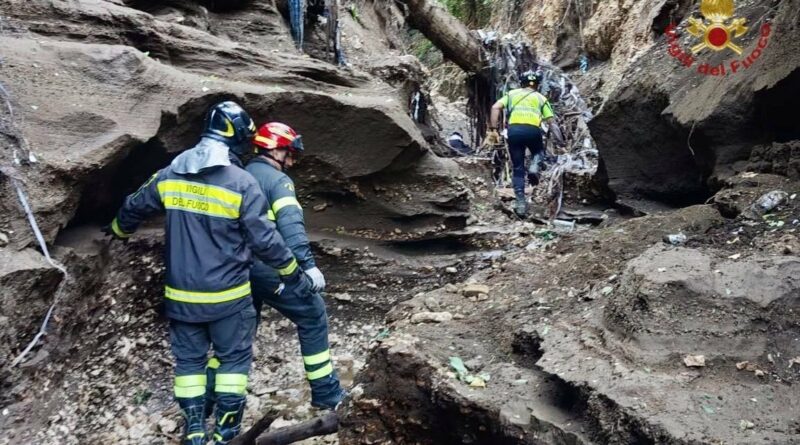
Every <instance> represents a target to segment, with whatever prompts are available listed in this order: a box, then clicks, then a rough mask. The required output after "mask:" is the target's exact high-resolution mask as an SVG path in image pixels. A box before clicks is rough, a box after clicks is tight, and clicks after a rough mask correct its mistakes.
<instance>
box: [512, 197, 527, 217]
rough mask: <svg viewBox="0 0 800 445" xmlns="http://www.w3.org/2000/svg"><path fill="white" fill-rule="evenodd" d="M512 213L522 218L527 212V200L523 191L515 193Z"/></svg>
mask: <svg viewBox="0 0 800 445" xmlns="http://www.w3.org/2000/svg"><path fill="white" fill-rule="evenodd" d="M514 213H516V214H517V216H519V217H520V218H524V217H525V216H526V215H527V214H528V200H527V199H525V193H524V192H523V193H517V201H516V203H515V204H514Z"/></svg>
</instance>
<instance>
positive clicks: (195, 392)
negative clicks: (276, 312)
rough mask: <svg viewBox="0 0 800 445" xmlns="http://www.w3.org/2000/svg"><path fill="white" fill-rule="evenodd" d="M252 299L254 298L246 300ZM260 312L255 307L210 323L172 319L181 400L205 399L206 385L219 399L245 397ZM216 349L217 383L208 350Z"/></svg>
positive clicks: (174, 352) (170, 325) (176, 387)
mask: <svg viewBox="0 0 800 445" xmlns="http://www.w3.org/2000/svg"><path fill="white" fill-rule="evenodd" d="M245 298H247V299H248V300H249V299H250V297H245ZM255 330H256V311H255V308H253V306H252V304H247V305H244V308H243V309H242V310H241V311H238V312H235V313H233V314H232V315H230V316H228V317H225V318H222V319H220V320H215V321H211V322H206V323H187V322H184V321H179V320H175V319H170V324H169V334H170V341H171V343H172V353H173V355H174V356H175V363H176V367H175V396H176V397H177V398H178V399H182V398H194V397H201V396H204V395H205V394H206V386H208V387H209V388H212V387H213V388H214V392H216V396H217V397H216V398H217V399H218V400H221V399H222V398H224V397H225V396H232V397H234V398H236V399H238V398H241V397H243V396H244V394H245V389H246V387H247V375H248V373H249V372H250V365H251V363H252V361H253V338H254V336H255ZM212 345H213V346H214V353H215V356H216V359H217V360H218V361H217V363H216V376H215V377H214V379H215V381H214V382H210V381H207V376H206V365H207V364H208V356H207V354H208V350H209V348H210V346H212Z"/></svg>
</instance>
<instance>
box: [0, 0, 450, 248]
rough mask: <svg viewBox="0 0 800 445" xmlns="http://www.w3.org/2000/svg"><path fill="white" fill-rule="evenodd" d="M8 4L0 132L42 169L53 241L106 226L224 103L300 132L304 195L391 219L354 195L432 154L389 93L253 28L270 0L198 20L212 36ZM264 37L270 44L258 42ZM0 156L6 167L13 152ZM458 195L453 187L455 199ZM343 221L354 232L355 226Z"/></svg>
mask: <svg viewBox="0 0 800 445" xmlns="http://www.w3.org/2000/svg"><path fill="white" fill-rule="evenodd" d="M4 3H5V4H6V6H7V7H6V8H4V10H6V11H8V15H7V17H6V19H7V20H8V22H9V24H10V26H11V27H12V29H15V30H17V31H18V32H17V33H15V34H12V35H7V36H4V37H2V39H3V41H2V45H3V47H4V48H8V51H6V52H4V69H3V77H2V82H3V85H4V87H5V89H6V90H7V91H8V93H9V94H10V96H11V98H12V102H11V103H12V104H13V107H14V112H15V113H14V119H13V120H12V119H10V115H9V116H7V118H5V119H4V122H3V123H4V125H5V126H6V127H7V128H10V127H11V126H12V125H16V126H17V130H16V131H18V136H19V139H20V143H21V145H22V146H23V148H29V149H30V150H31V151H32V152H33V153H34V155H35V156H36V158H38V160H39V163H38V164H37V165H35V166H34V167H33V168H32V169H22V170H21V172H22V174H24V175H25V176H27V181H28V188H29V193H30V194H31V199H32V201H33V202H34V210H35V212H36V213H37V215H40V216H41V218H40V219H41V220H42V226H43V232H44V233H45V234H46V236H47V237H48V238H49V239H52V238H53V236H54V235H55V234H56V233H57V232H58V229H59V227H63V226H64V225H66V224H67V223H68V222H69V221H70V220H72V219H77V220H78V221H81V222H82V221H85V220H87V219H91V218H95V219H97V220H98V221H99V220H101V219H107V218H108V217H109V216H110V212H111V211H113V210H112V209H113V208H114V207H116V206H117V205H118V204H119V203H120V202H121V198H122V197H123V196H124V195H125V194H126V193H130V192H131V191H133V190H135V188H136V187H137V186H138V184H140V183H141V182H143V181H144V179H146V178H147V177H148V176H149V175H150V174H152V172H153V171H154V170H155V169H157V168H160V167H161V166H163V165H164V164H165V163H167V162H168V161H169V160H170V159H171V158H172V157H173V156H174V155H175V154H176V153H177V152H179V151H181V150H183V149H185V148H187V147H190V146H191V145H192V144H193V143H195V142H196V140H197V139H198V134H199V130H200V126H201V124H202V116H203V114H204V112H205V109H206V108H207V107H208V106H209V105H210V104H212V103H214V102H215V101H219V100H223V99H235V100H237V101H239V102H241V103H242V104H243V105H244V106H245V107H246V108H247V109H248V110H249V111H250V112H251V114H252V115H253V117H254V118H255V120H256V121H257V122H264V121H267V120H282V121H284V122H286V123H288V124H290V125H292V126H293V127H295V128H296V129H297V130H298V131H299V132H300V133H301V134H303V135H304V140H305V142H306V147H307V150H308V156H307V159H306V160H305V162H304V163H301V166H300V168H299V169H298V171H297V172H296V176H299V178H298V181H297V182H298V183H299V184H300V190H299V192H300V193H301V195H304V194H309V196H310V195H311V194H314V193H318V194H320V195H333V196H336V197H339V198H341V199H343V200H346V201H348V202H350V203H352V206H355V207H358V206H360V205H363V204H367V205H369V206H372V207H379V208H381V209H382V211H383V214H384V215H391V216H397V213H396V212H395V211H394V210H393V208H392V204H391V203H387V202H381V200H380V199H376V200H374V202H366V201H367V199H368V197H367V196H366V195H364V194H363V193H358V190H357V189H358V188H359V186H363V185H362V184H361V182H362V181H363V180H364V179H365V178H370V179H369V185H370V186H371V185H372V183H373V182H376V180H375V178H376V177H377V176H380V175H384V176H395V175H397V173H399V172H405V171H416V172H419V170H418V169H417V168H416V165H417V163H418V161H419V160H420V159H424V158H426V157H428V156H429V151H428V150H427V145H426V142H425V141H424V139H423V138H422V136H421V134H420V132H419V130H418V129H417V128H416V126H415V124H414V123H413V122H412V120H411V119H410V118H408V116H407V114H406V110H405V98H404V97H400V96H395V95H394V94H393V90H392V88H391V87H389V86H388V85H386V84H383V83H381V82H380V81H378V80H377V79H374V78H372V77H370V76H369V75H367V74H365V73H359V72H353V71H351V72H347V71H344V70H341V69H337V68H335V67H333V66H331V65H327V64H324V63H320V62H318V61H315V60H313V59H308V58H304V57H301V56H299V55H297V54H296V53H295V52H294V51H293V50H291V49H289V47H290V45H289V44H288V43H287V42H284V41H283V40H285V39H286V36H285V35H282V34H275V33H274V31H275V30H274V29H273V28H271V27H268V26H265V27H263V28H259V27H258V26H256V24H259V23H262V22H264V21H273V22H276V23H278V24H281V23H282V19H281V17H280V16H279V15H278V14H277V12H276V11H275V10H274V8H273V9H270V7H269V6H268V5H269V4H270V3H269V2H261V1H259V2H252V3H253V4H254V5H253V6H252V8H254V9H249V10H246V11H241V12H236V13H227V14H226V17H227V15H228V14H230V15H232V17H230V19H231V20H233V21H234V22H235V20H241V21H244V20H248V19H252V20H253V23H254V26H255V27H256V28H257V30H256V31H252V32H244V31H242V30H241V29H237V28H235V27H234V28H231V27H230V25H229V24H228V25H224V24H225V23H228V22H226V21H225V20H223V17H222V16H220V15H218V14H212V13H208V12H207V11H206V12H205V14H210V16H214V17H216V18H214V19H212V18H209V19H208V24H207V26H208V27H209V29H208V30H206V29H202V28H203V26H200V25H198V24H197V23H195V22H186V21H185V20H182V21H179V22H178V21H176V20H177V19H176V16H175V14H173V13H168V12H165V11H164V10H161V9H158V10H154V11H153V12H154V14H156V15H151V14H150V13H147V12H143V11H139V10H136V9H133V8H130V7H125V6H122V5H119V4H117V3H114V2H109V1H100V0H97V1H88V2H82V3H81V6H80V7H79V8H78V7H74V6H70V4H68V3H64V2H55V1H54V2H50V1H34V2H22V1H13V0H6V1H4ZM132 4H133V5H136V4H137V3H136V2H133V3H132ZM175 4H178V5H180V3H179V2H176V3H175ZM201 9H202V8H201ZM196 10H197V8H194V9H193V10H188V11H183V12H182V14H185V16H190V14H191V13H192V12H193V11H194V12H196ZM173 12H174V11H173ZM181 17H184V15H181ZM184 22H186V23H191V24H192V25H194V26H187V25H185V24H183V23H184ZM223 25H224V26H223ZM220 27H221V28H220ZM276 27H277V28H279V26H278V25H276ZM212 32H213V34H212ZM261 37H263V43H265V44H269V43H274V49H272V50H266V49H264V48H265V46H262V45H258V46H257V45H255V44H254V43H255V42H256V41H258V40H259V38H261ZM266 47H269V45H267V46H266ZM8 133H11V134H14V133H12V131H11V130H9V131H8ZM18 151H20V150H18ZM3 156H4V157H5V162H6V163H10V162H11V161H12V153H11V150H7V151H5V152H4V154H3ZM17 156H19V157H23V158H25V157H27V156H24V154H23V153H19V154H18V155H17ZM426 162H427V163H429V164H430V163H436V164H443V163H446V161H443V160H438V159H435V160H434V159H430V160H427V161H426ZM440 168H441V169H445V170H446V169H448V168H455V167H454V166H446V165H441V167H440ZM432 171H433V169H428V170H427V171H426V172H425V173H424V174H422V175H414V174H412V175H407V176H406V177H411V176H413V178H411V179H410V180H409V181H408V182H409V186H411V185H414V184H417V183H418V182H420V183H421V184H420V185H419V186H416V187H414V188H416V189H418V190H419V191H420V192H422V193H424V189H425V187H426V184H425V183H426V182H427V181H432V180H433V181H435V180H436V179H435V177H436V176H437V175H436V174H434V173H432ZM379 179H380V178H379ZM439 182H442V181H439ZM439 185H441V184H437V186H439ZM459 189H460V188H459V187H458V186H457V185H454V186H453V187H451V190H452V194H451V197H453V198H455V197H456V196H459V195H460V191H459ZM446 194H447V193H445V195H446ZM7 196H11V195H10V194H9V195H7ZM323 198H324V196H323ZM455 199H456V200H459V199H461V198H455ZM419 201H424V199H420V200H419ZM4 205H6V208H9V209H11V208H13V207H12V206H13V205H14V204H5V203H4ZM455 207H460V208H458V209H451V210H444V209H443V208H441V207H439V208H438V211H439V213H440V218H439V219H440V220H442V219H446V218H449V217H451V216H455V217H457V216H458V215H459V214H463V210H464V209H465V208H464V202H463V200H462V203H461V204H459V205H456V206H455ZM442 212H444V213H442ZM13 214H18V212H4V215H3V221H0V224H2V225H10V226H12V227H14V228H15V229H18V230H17V231H18V232H19V233H25V232H26V231H25V230H23V229H24V224H22V225H20V224H19V223H18V222H19V221H14V218H13V217H12V215H13ZM432 214H433V211H432V209H428V216H432ZM400 215H401V216H403V217H408V218H409V219H413V216H414V215H413V214H409V212H408V211H401V212H400ZM442 217H443V218H442ZM341 222H342V224H341V225H343V226H345V227H348V228H350V227H353V228H356V227H355V225H354V222H353V221H352V218H350V219H349V221H341ZM384 224H385V221H384ZM26 241H27V240H26ZM23 244H24V243H23Z"/></svg>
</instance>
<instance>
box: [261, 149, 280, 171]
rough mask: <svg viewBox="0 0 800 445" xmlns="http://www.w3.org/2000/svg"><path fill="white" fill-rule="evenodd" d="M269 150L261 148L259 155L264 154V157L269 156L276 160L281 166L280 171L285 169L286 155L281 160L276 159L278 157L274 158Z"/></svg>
mask: <svg viewBox="0 0 800 445" xmlns="http://www.w3.org/2000/svg"><path fill="white" fill-rule="evenodd" d="M270 151H271V150H262V151H261V153H260V154H261V156H264V157H265V158H270V159H272V160H273V161H275V162H277V163H278V165H280V166H281V171H284V170H286V157H284V158H283V160H282V161H281V160H278V159H276V158H275V156H272V154H270Z"/></svg>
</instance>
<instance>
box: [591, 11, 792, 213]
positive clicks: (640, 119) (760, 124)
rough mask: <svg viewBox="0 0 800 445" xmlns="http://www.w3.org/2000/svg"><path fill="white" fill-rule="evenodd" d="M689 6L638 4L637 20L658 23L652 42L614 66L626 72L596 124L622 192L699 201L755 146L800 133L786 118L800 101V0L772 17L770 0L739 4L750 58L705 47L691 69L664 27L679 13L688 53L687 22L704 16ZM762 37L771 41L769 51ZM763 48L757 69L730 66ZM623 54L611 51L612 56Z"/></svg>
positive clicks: (611, 176) (783, 163)
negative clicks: (718, 71)
mask: <svg viewBox="0 0 800 445" xmlns="http://www.w3.org/2000/svg"><path fill="white" fill-rule="evenodd" d="M683 3H685V2H667V3H666V4H665V3H664V2H640V6H638V7H639V8H645V10H644V11H642V13H643V14H642V15H637V16H632V17H637V20H638V21H640V22H644V23H645V24H647V23H650V24H651V26H650V27H649V29H647V30H646V31H648V32H650V33H651V34H652V38H651V39H649V42H648V43H647V45H645V46H641V45H633V46H634V47H637V49H639V50H640V52H639V53H638V54H636V55H635V56H633V57H632V59H630V62H628V63H627V64H625V62H623V61H616V65H617V68H614V69H612V71H614V72H615V74H616V73H620V74H622V76H621V80H620V81H619V83H617V84H616V85H615V87H614V88H613V89H611V88H609V87H606V88H605V91H604V94H605V96H604V102H603V104H602V106H601V108H600V110H599V112H598V113H597V116H596V118H595V120H594V121H592V122H591V124H590V128H591V130H592V134H593V135H594V136H595V139H596V141H597V144H598V148H599V150H600V153H601V156H602V157H603V160H604V165H605V169H606V173H607V175H608V185H609V187H610V189H611V190H612V191H613V192H614V193H616V194H617V195H618V196H622V197H642V198H648V199H656V200H661V201H667V202H672V203H686V202H697V201H698V199H699V200H702V199H703V197H707V196H709V195H710V194H711V193H712V192H713V188H714V183H713V180H714V179H715V178H718V177H725V176H727V175H729V174H731V173H732V172H735V171H742V170H743V169H744V168H746V164H747V161H748V158H749V157H750V155H751V152H752V153H753V154H754V156H756V157H757V158H763V154H761V153H763V150H753V147H754V146H758V145H761V146H764V145H766V146H769V145H771V144H773V143H778V144H781V143H787V142H790V141H792V140H798V139H800V133H798V129H797V126H796V125H794V124H792V123H791V122H790V120H788V118H787V115H788V114H791V113H790V110H792V109H795V108H796V107H797V106H798V105H800V104H799V103H798V102H797V100H798V99H797V98H798V97H800V74H798V73H800V71H798V67H800V56H799V54H800V46H798V41H800V39H798V37H800V28H798V26H797V19H796V10H797V7H798V5H800V3H798V2H796V1H794V2H783V3H781V4H780V5H778V6H776V7H775V8H774V9H770V10H769V13H768V14H766V15H765V14H764V8H765V7H767V6H766V5H767V4H768V2H755V3H751V4H744V3H741V2H739V3H737V9H736V16H737V17H743V18H746V19H747V23H748V26H749V27H750V29H749V32H748V33H747V34H746V35H745V36H743V37H742V39H741V41H740V42H739V44H740V45H741V46H742V48H743V53H742V55H741V56H737V55H736V54H734V53H733V52H731V51H724V52H719V53H717V52H714V51H710V50H705V51H703V52H701V53H699V54H697V55H696V56H695V62H694V63H693V64H692V66H691V67H688V68H687V67H685V66H683V65H681V63H680V62H678V61H677V60H676V59H674V58H673V57H671V56H670V54H669V52H668V51H669V50H668V48H669V43H668V42H667V37H666V36H665V35H664V34H663V33H664V29H665V25H664V23H668V22H669V21H668V20H667V21H666V22H665V17H672V18H673V19H674V22H675V23H676V24H677V25H678V26H677V32H678V34H679V36H680V38H679V40H678V42H679V44H680V45H681V47H683V48H685V49H686V50H687V51H688V48H690V47H691V46H692V45H694V44H695V43H696V42H695V41H696V39H694V37H692V36H691V35H689V34H688V32H687V30H686V27H687V19H688V18H690V17H692V16H694V17H701V16H700V14H699V11H697V8H696V7H692V8H686V7H684V6H681V5H683ZM670 5H671V6H670ZM670 7H672V8H674V9H673V10H671V9H670ZM629 21H630V20H629ZM623 29H624V28H623ZM640 35H641V34H640ZM631 39H632V37H629V36H625V35H624V34H623V37H621V38H619V39H618V40H617V41H616V42H617V43H616V45H617V46H619V45H630V43H631ZM759 44H766V45H767V46H766V48H764V49H763V50H761V49H758V46H759ZM645 48H646V49H645ZM756 50H758V51H759V54H760V56H759V58H758V59H757V60H756V61H755V62H753V63H752V66H750V67H749V68H747V69H744V68H740V69H739V70H738V71H737V72H735V73H734V72H731V70H732V68H731V63H732V62H733V61H738V63H739V66H740V67H741V66H742V64H743V63H744V62H742V60H744V59H746V58H747V57H748V56H749V55H751V54H752V53H753V51H756ZM620 55H621V53H617V52H616V49H615V51H614V52H612V58H613V57H619V56H620ZM620 64H624V68H622V69H620V68H619V66H620ZM703 64H708V65H709V66H712V67H717V66H719V65H720V64H724V66H726V70H727V75H724V76H713V75H706V74H702V73H700V72H698V70H699V69H700V68H701V66H702V65H703ZM787 113H788V114H787ZM781 150H783V149H781ZM787 154H788V155H789V156H791V151H790V150H788V153H787ZM789 156H781V158H784V159H785V158H787V157H789ZM784 159H781V160H780V161H778V160H776V162H775V164H777V165H775V167H777V168H778V169H780V170H785V169H786V168H787V165H789V164H791V163H792V162H790V161H787V160H784ZM764 161H766V160H763V159H762V160H760V161H757V162H760V163H761V164H762V165H763V164H764ZM767 162H769V161H767ZM773 168H774V167H773ZM709 180H711V181H712V182H709Z"/></svg>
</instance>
